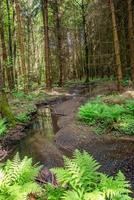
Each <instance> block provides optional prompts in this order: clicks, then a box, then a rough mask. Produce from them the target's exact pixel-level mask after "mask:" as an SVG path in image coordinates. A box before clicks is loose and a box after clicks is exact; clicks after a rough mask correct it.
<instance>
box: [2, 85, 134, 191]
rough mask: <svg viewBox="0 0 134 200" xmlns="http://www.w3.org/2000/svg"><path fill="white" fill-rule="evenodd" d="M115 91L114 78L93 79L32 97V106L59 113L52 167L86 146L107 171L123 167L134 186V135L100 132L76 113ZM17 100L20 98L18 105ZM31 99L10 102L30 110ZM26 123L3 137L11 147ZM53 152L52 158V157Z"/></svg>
mask: <svg viewBox="0 0 134 200" xmlns="http://www.w3.org/2000/svg"><path fill="white" fill-rule="evenodd" d="M68 91H69V92H68ZM115 91H116V86H115V84H114V83H113V82H103V83H100V82H97V83H96V82H95V83H94V82H93V83H92V84H91V85H90V84H89V85H87V86H86V85H82V84H79V85H76V86H74V87H72V88H71V89H70V90H68V89H57V88H56V89H55V90H53V91H52V92H48V93H46V94H45V96H42V97H43V98H39V99H35V100H34V101H31V106H32V107H36V106H37V107H38V106H41V105H47V104H49V105H52V112H53V113H55V114H56V115H57V116H58V120H57V125H58V128H59V131H58V132H57V133H56V134H55V137H54V148H53V147H52V148H47V151H46V154H47V155H46V157H47V158H46V164H47V160H50V159H52V162H51V165H52V166H51V167H54V166H58V165H59V166H61V165H62V164H63V163H62V156H63V155H67V156H71V155H72V153H73V152H74V150H75V149H81V150H86V151H87V152H89V153H90V154H91V155H93V157H94V158H95V159H96V160H97V161H98V162H100V164H101V166H102V167H101V170H102V171H103V172H106V173H108V174H109V175H115V174H116V173H117V172H118V171H119V170H121V171H122V172H123V173H124V174H125V175H126V177H127V178H128V180H130V182H131V183H132V186H133V189H134V171H133V168H134V154H133V152H134V136H123V135H122V136H120V137H118V136H114V135H112V134H107V135H105V134H104V135H96V134H94V133H93V131H92V129H91V128H90V127H89V126H87V125H85V124H82V123H81V122H79V121H77V119H76V113H77V111H78V108H79V107H80V106H81V105H82V104H84V103H85V102H87V101H88V100H90V99H91V98H94V97H96V96H97V95H100V94H101V95H105V94H106V95H107V94H111V93H113V92H115ZM36 92H37V91H36ZM39 93H40V92H39ZM44 97H45V100H44ZM16 101H17V102H18V105H17V106H16ZM22 102H23V103H22ZM29 102H30V100H23V101H22V100H21V103H20V100H16V99H14V100H11V102H10V103H11V105H12V108H13V105H14V112H16V113H17V112H18V108H20V109H19V112H20V113H21V112H22V111H23V112H24V111H25V109H26V110H27V106H28V107H29V106H30V103H29ZM26 105H27V106H26ZM35 105H36V106H35ZM24 108H25V109H24ZM35 113H36V109H35V110H33V112H30V115H31V116H35ZM26 126H29V123H28V122H26V123H25V124H23V125H22V124H18V125H17V127H16V129H12V130H10V133H9V134H8V135H6V136H5V137H4V139H2V143H3V145H4V146H5V147H7V148H9V146H10V145H11V144H14V143H16V142H17V141H18V140H20V139H22V138H23V137H25V136H26V134H25V127H26ZM50 147H51V146H50ZM57 152H58V153H57ZM51 155H52V158H50V156H51ZM54 160H56V163H55V162H54Z"/></svg>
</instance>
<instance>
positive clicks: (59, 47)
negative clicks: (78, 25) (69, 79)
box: [54, 0, 63, 86]
mask: <svg viewBox="0 0 134 200" xmlns="http://www.w3.org/2000/svg"><path fill="white" fill-rule="evenodd" d="M54 17H55V28H56V37H57V55H58V65H59V86H62V85H63V60H62V34H61V14H60V12H59V3H58V0H54Z"/></svg>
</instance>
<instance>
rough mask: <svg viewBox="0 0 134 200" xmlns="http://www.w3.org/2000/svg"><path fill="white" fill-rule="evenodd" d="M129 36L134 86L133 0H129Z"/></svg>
mask: <svg viewBox="0 0 134 200" xmlns="http://www.w3.org/2000/svg"><path fill="white" fill-rule="evenodd" d="M128 37H129V48H130V63H131V79H132V82H133V86H134V27H133V12H132V0H128Z"/></svg>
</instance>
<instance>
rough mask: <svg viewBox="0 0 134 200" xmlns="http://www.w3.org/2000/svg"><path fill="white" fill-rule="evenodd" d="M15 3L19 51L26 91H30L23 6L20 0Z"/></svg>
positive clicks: (15, 0)
mask: <svg viewBox="0 0 134 200" xmlns="http://www.w3.org/2000/svg"><path fill="white" fill-rule="evenodd" d="M14 3H15V11H16V18H17V37H18V44H19V51H20V58H21V67H22V71H23V78H24V81H23V82H24V91H25V92H27V91H28V77H27V67H26V61H25V46H24V30H23V25H22V17H21V8H20V4H19V1H18V0H14Z"/></svg>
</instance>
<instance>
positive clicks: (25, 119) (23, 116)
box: [16, 112, 30, 123]
mask: <svg viewBox="0 0 134 200" xmlns="http://www.w3.org/2000/svg"><path fill="white" fill-rule="evenodd" d="M16 119H17V120H18V121H19V122H22V123H26V122H28V121H29V120H30V117H29V116H28V114H27V113H26V112H23V113H20V114H19V115H18V116H17V117H16Z"/></svg>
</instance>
